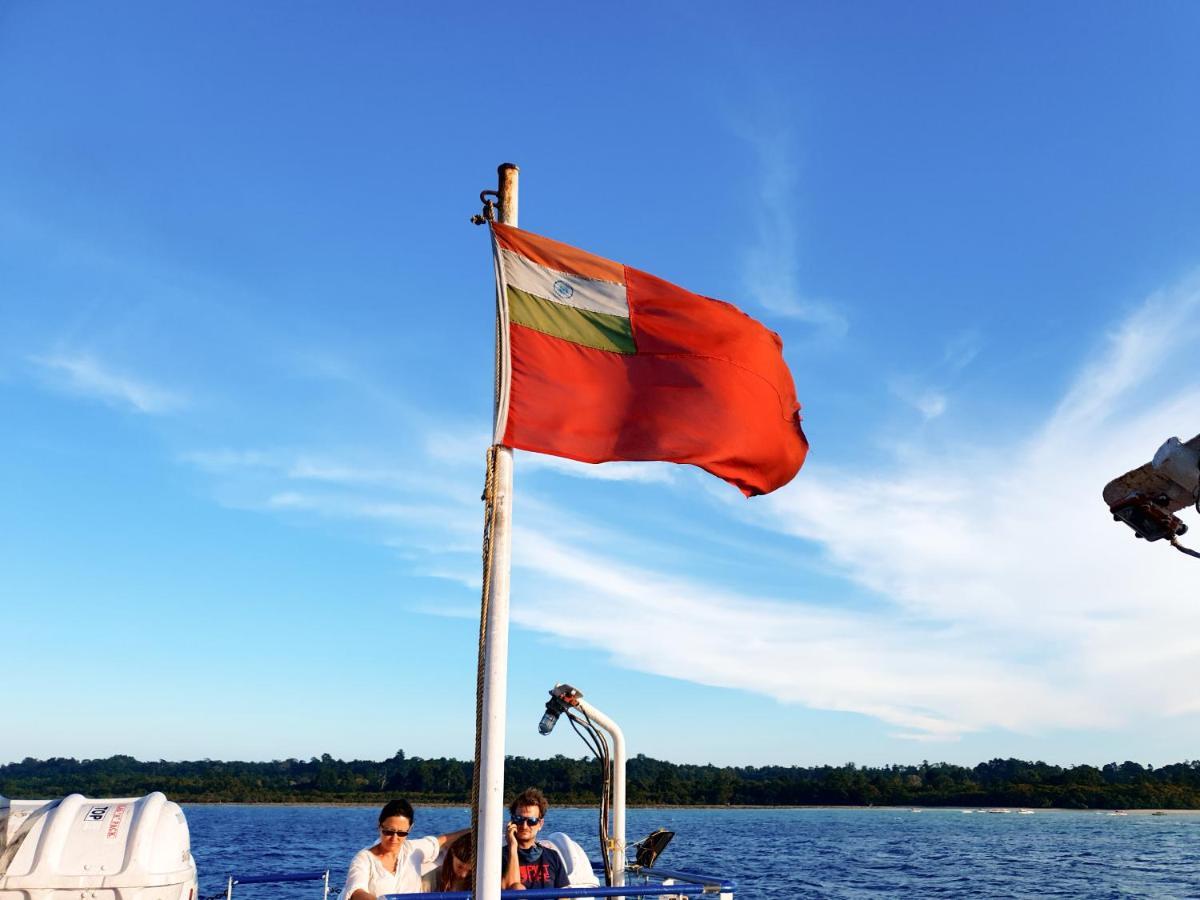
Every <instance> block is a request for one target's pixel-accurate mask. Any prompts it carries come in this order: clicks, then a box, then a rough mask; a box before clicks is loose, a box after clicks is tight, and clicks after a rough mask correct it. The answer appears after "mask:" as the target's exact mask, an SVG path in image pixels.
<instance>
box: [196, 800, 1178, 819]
mask: <svg viewBox="0 0 1200 900" xmlns="http://www.w3.org/2000/svg"><path fill="white" fill-rule="evenodd" d="M178 802H179V803H180V805H181V806H267V807H271V806H278V807H284V806H306V807H313V808H321V807H326V808H330V809H339V808H347V809H352V808H358V809H378V808H379V806H380V804H379V803H370V802H359V801H352V800H345V801H338V800H327V801H321V800H317V801H305V800H297V801H295V802H288V801H284V800H278V801H277V800H271V801H265V802H262V803H256V802H247V801H239V800H180V801H178ZM413 805H414V806H415V807H416V808H417V809H464V808H467V807H468V806H469V804H466V803H441V802H431V803H424V802H422V803H414V804H413ZM553 807H554V809H582V810H589V809H594V808H595V807H593V806H585V805H581V804H578V803H556V804H553ZM625 808H626V809H665V810H671V811H674V812H680V811H685V810H754V811H760V812H761V811H764V810H798V809H828V810H837V809H845V810H862V811H873V810H878V811H880V812H911V811H913V810H915V811H917V812H956V813H960V814H967V813H971V814H976V815H1013V816H1015V815H1022V814H1021V813H1019V812H1018V811H1017V810H1018V809H1030V810H1031V813H1025V815H1029V814H1033V815H1037V814H1038V813H1071V814H1072V815H1085V816H1086V815H1092V816H1110V815H1112V814H1113V812H1115V810H1110V809H1070V808H1068V807H1063V806H1049V807H1015V806H1012V807H983V806H920V805H918V804H909V805H907V806H879V805H870V806H867V805H862V804H851V803H846V804H837V805H834V804H828V803H813V804H798V805H794V806H776V805H754V804H737V803H733V804H721V805H716V804H699V803H696V804H691V803H689V804H681V805H671V804H661V803H653V804H645V803H641V804H627V805H626V807H625ZM999 808H1006V809H1008V812H1007V813H999V812H997V813H992V812H989V809H999ZM1120 812H1121V813H1122V814H1124V815H1126V816H1151V815H1155V814H1156V813H1158V814H1162V815H1164V816H1187V815H1198V814H1200V808H1192V809H1166V808H1159V807H1152V806H1148V807H1144V808H1136V807H1129V808H1126V809H1122V810H1120Z"/></svg>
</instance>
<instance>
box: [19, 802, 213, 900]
mask: <svg viewBox="0 0 1200 900" xmlns="http://www.w3.org/2000/svg"><path fill="white" fill-rule="evenodd" d="M195 897H196V862H195V860H194V859H192V852H191V839H190V837H189V834H188V827H187V820H186V819H185V818H184V816H183V810H181V809H180V808H179V805H178V804H176V803H172V802H170V801H169V800H167V798H166V797H164V796H163V795H162V794H160V793H157V792H155V793H153V794H147V795H146V796H145V797H132V798H123V799H112V800H89V799H88V798H87V797H83V796H80V795H79V794H71V795H70V796H68V797H64V798H63V799H61V800H8V799H6V798H4V797H0V900H195Z"/></svg>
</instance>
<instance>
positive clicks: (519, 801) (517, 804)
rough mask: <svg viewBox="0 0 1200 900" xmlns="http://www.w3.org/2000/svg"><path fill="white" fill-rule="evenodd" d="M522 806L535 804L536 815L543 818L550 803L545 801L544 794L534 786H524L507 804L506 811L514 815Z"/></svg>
mask: <svg viewBox="0 0 1200 900" xmlns="http://www.w3.org/2000/svg"><path fill="white" fill-rule="evenodd" d="M522 806H536V807H537V808H538V817H539V818H543V819H544V818H545V817H546V810H548V809H549V808H550V804H549V803H547V802H546V795H545V794H543V793H542V792H541V791H539V790H538V789H537V788H535V787H530V788H525V790H523V791H521V793H519V794H517V796H515V797H514V798H513V802H512V803H510V804H509V806H508V811H509V812H510V813H512V814H513V815H514V816H515V815H516V814H517V810H518V809H520V808H521V807H522Z"/></svg>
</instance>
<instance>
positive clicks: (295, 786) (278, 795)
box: [0, 750, 1200, 809]
mask: <svg viewBox="0 0 1200 900" xmlns="http://www.w3.org/2000/svg"><path fill="white" fill-rule="evenodd" d="M471 769H472V765H471V763H470V762H469V761H468V762H463V761H461V760H457V759H445V758H438V759H423V758H421V757H419V756H412V757H410V756H406V755H405V753H404V751H403V750H401V751H399V752H398V753H396V755H395V756H393V757H392V758H391V759H386V760H383V761H382V762H375V761H369V760H350V761H343V760H339V759H334V758H333V757H331V756H330V755H329V754H325V755H323V756H321V757H320V758H317V757H313V758H312V759H310V760H307V761H304V760H297V759H287V760H275V761H273V762H220V761H217V760H211V759H205V760H196V761H191V762H167V761H165V760H160V761H158V762H142V761H139V760H136V759H134V758H133V757H131V756H112V757H109V758H108V759H84V760H76V759H64V758H55V759H45V760H38V759H29V758H27V759H24V760H22V761H21V762H17V763H10V764H7V765H0V795H3V796H6V797H24V798H42V797H44V798H49V797H59V796H64V795H66V794H71V793H80V794H85V795H87V796H92V797H131V796H140V795H142V794H145V793H148V792H150V791H162V792H163V793H165V794H166V795H167V796H168V797H170V798H171V799H173V800H176V801H180V802H185V803H188V802H190V803H205V802H232V803H322V802H349V803H353V802H364V803H379V802H381V799H382V798H384V797H391V796H394V795H398V794H400V795H405V796H407V797H409V798H410V799H411V800H413V801H414V802H419V803H453V804H458V803H463V804H465V803H467V802H468V799H469V796H470V790H471ZM626 772H627V785H628V788H627V795H628V803H629V804H630V805H631V806H638V805H641V806H691V805H696V806H705V805H707V806H724V805H735V806H739V805H745V806H804V805H831V806H842V805H846V806H849V805H861V806H867V805H876V806H888V805H895V806H968V807H994V806H1008V807H1014V806H1015V807H1030V808H1046V807H1065V808H1068V809H1137V808H1165V809H1200V760H1197V761H1194V762H1182V763H1174V764H1172V765H1168V766H1162V767H1160V768H1154V767H1153V766H1143V765H1140V764H1138V763H1135V762H1124V763H1120V764H1118V763H1109V764H1107V765H1105V766H1102V767H1100V768H1097V767H1095V766H1090V765H1078V766H1070V767H1065V768H1064V767H1062V766H1053V765H1048V764H1046V763H1044V762H1025V761H1023V760H1019V759H993V760H992V761H990V762H985V763H980V764H979V765H977V766H974V767H973V768H968V767H965V766H957V765H951V764H949V763H929V762H923V763H921V764H920V765H892V766H881V767H872V766H857V765H855V764H854V763H847V764H846V765H843V766H712V765H704V766H700V765H680V764H675V763H670V762H664V761H662V760H657V759H651V758H650V757H647V756H643V755H640V754H639V755H638V756H636V757H634V758H633V759H630V760H629V762H628V767H627V770H626ZM528 785H537V786H539V787H541V788H542V790H544V791H545V792H546V794H547V795H548V796H549V797H550V798H551V800H552V801H553V802H554V803H556V804H567V805H576V804H578V805H586V804H593V803H595V802H597V799H598V797H599V792H600V767H599V765H598V764H597V762H596V760H595V759H594V758H591V757H582V758H578V759H572V758H569V757H566V756H554V757H552V758H550V759H527V758H525V757H521V756H510V757H508V759H507V762H506V763H505V787H506V793H513V792H515V791H516V790H520V789H521V788H523V787H526V786H528Z"/></svg>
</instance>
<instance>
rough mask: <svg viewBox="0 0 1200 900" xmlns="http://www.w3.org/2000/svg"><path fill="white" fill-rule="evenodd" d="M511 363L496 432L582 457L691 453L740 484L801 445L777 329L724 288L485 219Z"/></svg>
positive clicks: (519, 443) (778, 475) (775, 483)
mask: <svg viewBox="0 0 1200 900" xmlns="http://www.w3.org/2000/svg"><path fill="white" fill-rule="evenodd" d="M492 234H493V237H494V239H495V241H494V246H495V251H496V267H497V278H498V279H499V283H500V291H501V292H500V297H501V316H502V324H503V326H504V328H505V331H506V333H507V338H508V342H507V347H506V348H505V349H506V351H507V353H508V359H509V367H508V378H507V382H506V383H505V384H504V385H503V387H502V391H501V401H500V405H499V408H498V414H497V423H496V435H497V437H496V440H497V441H498V442H499V443H502V444H505V445H506V446H509V447H515V448H518V449H521V450H532V451H535V452H538V453H549V454H552V455H554V456H565V457H567V458H569V459H576V460H580V461H582V462H590V463H598V462H609V461H613V460H664V461H668V462H676V463H689V464H691V465H695V466H699V467H700V468H702V469H704V470H705V471H707V472H711V473H712V474H713V475H716V476H717V477H718V478H723V479H724V480H726V481H728V482H729V483H730V484H733V485H735V486H736V487H738V488H739V489H740V490H741V491H742V493H744V494H746V496H753V495H755V494H765V493H768V492H769V491H773V490H775V489H776V488H778V487H782V486H783V485H785V484H787V483H788V482H789V481H791V480H792V478H793V477H794V476H795V474H796V472H797V471H799V469H800V466H801V464H802V463H803V462H804V457H805V454H806V453H807V452H808V441H807V440H806V439H805V437H804V432H803V431H802V430H801V428H800V415H799V409H800V404H799V403H798V402H796V391H795V387H794V386H793V383H792V376H791V373H790V372H789V371H788V368H787V364H786V363H785V362H784V360H783V343H782V341H780V339H779V335H777V334H775V332H773V331H770V330H768V329H767V328H765V327H764V326H763V325H761V324H760V323H759V322H757V321H755V320H754V319H752V318H750V317H749V316H747V315H746V314H745V313H743V312H742V311H741V310H739V309H738V308H737V307H735V306H732V305H731V304H728V303H725V302H723V301H721V300H713V299H710V298H708V297H702V296H700V295H698V294H693V293H691V292H690V291H686V290H684V289H683V288H681V287H677V286H676V285H673V284H671V283H669V282H667V281H663V280H662V279H661V278H656V277H655V276H653V275H649V274H647V273H645V272H641V271H638V270H637V269H633V268H630V267H629V266H623V265H621V264H620V263H615V262H612V261H611V260H607V259H604V258H602V257H599V256H595V255H593V254H591V253H587V252H585V251H583V250H579V249H577V248H575V247H570V246H568V245H566V244H560V243H559V242H557V241H552V240H549V239H548V238H544V237H540V236H538V235H534V234H530V233H529V232H527V231H521V230H519V229H517V228H513V227H511V226H508V225H499V224H493V226H492Z"/></svg>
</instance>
